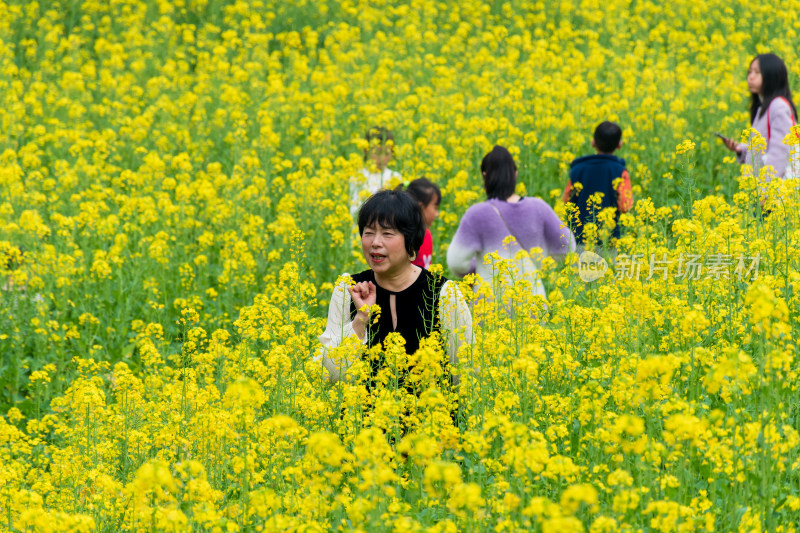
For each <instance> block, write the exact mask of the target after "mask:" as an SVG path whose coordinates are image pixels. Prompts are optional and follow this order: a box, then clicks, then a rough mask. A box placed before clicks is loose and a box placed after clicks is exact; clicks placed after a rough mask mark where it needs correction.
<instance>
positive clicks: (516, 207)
mask: <svg viewBox="0 0 800 533" xmlns="http://www.w3.org/2000/svg"><path fill="white" fill-rule="evenodd" d="M481 173H482V174H483V186H484V189H485V190H486V197H487V200H486V201H485V202H481V203H479V204H476V205H473V206H472V207H470V208H469V209H467V212H466V213H465V214H464V217H463V218H462V219H461V223H460V224H459V226H458V230H457V231H456V234H455V236H454V237H453V242H451V243H450V247H449V248H448V250H447V265H448V266H449V267H450V270H451V271H452V272H453V273H454V274H456V275H457V276H463V275H465V274H469V273H472V272H475V273H477V274H478V275H479V276H480V277H481V278H483V279H484V280H486V281H491V280H493V279H494V278H495V275H496V274H497V272H496V269H495V268H494V265H493V264H491V262H490V264H486V263H485V261H484V256H486V255H487V254H489V253H491V252H497V253H498V254H499V255H500V256H501V257H503V258H505V259H512V258H514V257H515V255H516V254H517V252H518V251H519V249H520V247H522V248H524V249H525V250H531V249H533V248H541V250H542V254H543V255H545V256H546V255H564V254H566V253H568V252H573V251H575V238H574V237H573V235H572V232H571V231H570V230H569V229H568V228H567V227H566V225H565V224H563V223H562V222H561V220H560V219H559V218H558V215H556V213H555V212H554V211H553V208H551V207H550V206H549V205H548V204H547V203H546V202H544V201H543V200H541V199H539V198H529V197H520V196H519V195H517V194H515V193H514V189H515V188H516V185H517V166H516V164H515V163H514V158H513V157H512V156H511V154H510V153H509V151H508V150H507V149H505V148H503V147H502V146H495V147H494V148H493V149H492V151H491V152H489V153H488V154H486V156H485V157H484V158H483V161H481ZM509 235H513V237H514V239H515V240H516V242H517V244H512V245H504V244H503V241H504V240H505V239H506V238H507V237H508V236H509ZM515 264H516V265H517V268H518V269H519V271H520V273H521V274H522V275H523V276H524V277H525V278H526V279H527V280H528V281H530V282H531V289H532V290H533V291H534V292H535V293H536V294H541V295H542V296H545V290H544V286H543V285H542V282H541V279H540V277H539V273H538V269H537V268H536V265H535V264H534V262H533V261H531V260H530V259H526V258H518V259H516V260H515Z"/></svg>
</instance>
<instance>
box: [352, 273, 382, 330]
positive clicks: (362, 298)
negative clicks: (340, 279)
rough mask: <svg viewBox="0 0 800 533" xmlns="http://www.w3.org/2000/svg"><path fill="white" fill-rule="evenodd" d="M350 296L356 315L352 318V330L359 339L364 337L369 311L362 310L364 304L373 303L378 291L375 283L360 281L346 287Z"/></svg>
mask: <svg viewBox="0 0 800 533" xmlns="http://www.w3.org/2000/svg"><path fill="white" fill-rule="evenodd" d="M348 290H349V291H350V297H351V298H352V299H353V304H355V306H356V310H357V313H356V317H355V318H354V319H353V330H354V331H355V332H356V335H358V337H359V338H360V339H363V338H364V334H365V333H366V331H367V322H368V321H369V312H368V311H363V310H362V308H363V307H364V306H367V307H370V306H372V305H375V302H377V298H378V292H377V289H376V288H375V284H374V283H372V282H371V281H362V282H361V283H356V284H355V285H353V286H352V287H350V288H349V289H348Z"/></svg>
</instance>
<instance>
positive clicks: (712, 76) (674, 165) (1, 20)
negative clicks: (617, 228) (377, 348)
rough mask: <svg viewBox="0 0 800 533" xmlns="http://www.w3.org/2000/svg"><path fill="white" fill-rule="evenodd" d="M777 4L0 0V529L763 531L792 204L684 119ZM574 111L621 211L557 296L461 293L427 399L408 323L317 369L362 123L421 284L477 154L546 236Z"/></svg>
mask: <svg viewBox="0 0 800 533" xmlns="http://www.w3.org/2000/svg"><path fill="white" fill-rule="evenodd" d="M798 12H800V2H798V1H797V0H789V1H786V2H782V3H780V4H766V3H762V4H759V3H755V4H754V3H746V2H734V3H730V2H722V1H719V0H702V1H699V2H698V1H687V0H676V1H674V2H671V3H670V4H669V5H664V4H662V3H660V2H655V1H652V0H641V1H636V2H631V1H628V0H607V1H604V2H599V1H593V0H581V1H580V2H576V1H568V0H564V1H560V2H550V3H548V2H536V1H527V0H521V1H514V2H499V1H494V2H478V1H474V0H462V1H459V2H454V1H451V0H429V1H425V2H423V1H418V0H411V1H410V2H406V3H400V2H388V1H382V0H371V1H369V2H364V1H360V0H317V1H315V2H309V1H307V0H297V1H294V2H272V1H268V0H266V1H261V0H252V1H245V0H237V1H230V2H225V1H218V0H172V1H166V0H111V1H95V0H83V1H81V0H69V1H68V0H52V1H47V2H44V1H43V2H36V1H26V2H20V1H16V0H11V1H8V0H5V1H3V0H0V125H2V127H0V257H2V258H3V261H2V262H0V276H2V287H3V288H2V291H0V384H1V385H2V389H0V415H2V416H0V529H2V530H3V531H37V532H38V531H41V532H51V531H52V532H55V531H70V532H80V531H109V532H110V531H211V532H231V531H286V530H302V531H323V530H342V531H390V530H391V531H422V530H426V531H434V532H435V531H439V532H452V531H473V530H481V531H490V530H491V531H498V532H499V531H542V532H545V533H551V532H562V531H590V532H603V531H608V532H611V531H660V532H679V531H680V532H683V531H740V532H751V531H780V532H793V531H797V528H798V526H797V524H799V523H800V402H798V399H799V398H800V391H798V386H800V379H799V376H798V371H799V369H800V365H798V360H797V355H796V354H797V344H796V341H795V339H796V338H797V335H798V333H800V322H799V321H798V313H800V268H798V265H799V264H800V256H798V252H799V251H800V196H799V195H798V192H797V183H792V182H791V181H786V182H782V181H780V180H772V181H770V182H769V183H768V184H765V176H764V172H763V169H762V170H761V171H760V172H759V169H755V170H754V169H752V168H739V167H738V166H737V165H735V164H734V162H733V161H732V158H730V157H729V156H728V154H729V152H726V151H724V149H723V148H722V146H721V144H720V143H719V142H718V141H717V140H716V139H715V138H714V137H713V136H712V133H713V132H714V131H721V132H723V133H725V134H726V135H729V136H733V137H738V136H739V134H740V133H742V130H743V129H744V128H745V127H746V125H747V123H748V115H747V110H746V106H747V103H746V98H747V96H748V94H747V86H746V83H745V74H746V71H747V66H748V64H749V62H750V60H751V59H752V57H753V56H755V55H756V54H757V53H762V52H767V51H772V52H775V53H777V54H778V55H780V56H781V57H782V58H783V59H784V60H785V62H786V64H787V65H788V67H789V69H790V80H791V81H792V83H793V86H794V87H795V89H796V91H798V90H800V83H799V82H800V62H799V61H798V55H797V39H798V32H800V25H799V24H798V22H797V17H796V15H795V14H796V13H798ZM606 119H608V120H614V121H617V122H619V123H620V124H621V125H622V127H623V131H624V133H623V140H624V142H625V144H624V146H623V148H622V150H621V151H620V155H621V156H622V157H624V158H626V160H627V162H628V169H629V171H630V173H631V177H632V182H633V185H634V187H633V194H634V199H635V205H634V208H633V210H632V211H631V212H630V213H627V214H624V215H622V216H621V218H620V225H621V226H622V227H623V237H622V238H621V239H620V241H619V242H618V245H617V253H616V254H610V253H609V252H608V251H603V250H597V252H598V253H597V255H596V256H592V257H594V258H595V263H593V265H594V266H593V267H592V269H593V270H592V275H591V276H589V277H590V278H591V279H589V278H587V276H586V275H585V274H587V272H588V271H587V270H586V268H588V266H587V265H585V264H583V263H581V262H580V261H579V258H578V256H577V255H576V254H571V255H569V256H568V257H567V258H566V259H565V260H563V261H556V260H553V259H552V258H544V259H542V261H541V264H542V273H543V277H544V283H545V285H546V287H547V290H548V302H547V305H543V303H542V301H541V300H539V299H537V298H534V297H532V296H530V295H529V292H528V291H527V290H526V288H525V287H524V286H522V284H517V285H511V286H507V287H503V288H502V291H501V290H500V288H499V287H498V286H497V284H496V283H493V280H484V281H485V282H484V283H481V282H479V281H477V280H474V279H466V280H464V283H463V293H464V294H465V296H466V297H467V298H468V299H469V300H470V304H471V306H472V309H473V318H474V323H475V324H476V327H475V338H474V342H473V343H472V344H471V345H470V344H466V345H465V346H463V347H462V348H461V352H460V354H459V355H460V358H459V361H460V362H459V372H460V375H461V382H460V384H459V386H458V387H451V386H446V385H444V384H443V380H442V379H441V377H442V376H441V365H440V362H441V361H442V360H443V358H444V357H446V356H445V355H444V354H443V353H442V352H441V348H440V346H439V345H438V344H437V343H436V342H423V344H422V346H421V349H420V350H419V351H418V352H417V353H416V354H414V355H412V356H406V355H405V353H404V351H403V349H402V346H398V345H397V344H392V343H389V345H388V346H385V347H384V351H385V353H386V357H387V360H390V361H392V362H393V364H392V365H390V366H391V368H388V369H387V370H386V372H385V373H384V376H383V381H384V383H383V385H382V386H379V387H374V388H372V387H367V386H366V385H365V383H364V380H359V379H356V380H354V381H350V382H340V383H336V384H329V383H328V381H327V379H326V376H325V375H324V371H323V369H322V367H321V366H320V365H319V363H318V362H317V361H315V360H314V356H315V354H316V353H317V350H318V348H319V342H318V340H317V337H318V336H319V335H320V333H321V332H322V331H323V329H324V320H325V318H324V317H325V316H326V309H327V303H328V299H329V298H330V295H331V291H332V290H333V287H334V286H335V283H336V280H337V278H338V276H339V275H340V274H341V273H343V272H357V271H359V270H360V269H362V268H363V265H364V263H363V260H362V259H360V257H359V256H360V253H359V252H358V247H357V246H355V245H354V243H353V235H354V229H353V221H352V217H351V214H350V211H349V206H348V199H349V189H348V187H349V182H350V179H351V177H352V176H354V175H356V173H357V172H358V170H359V169H360V168H361V167H362V166H363V164H364V162H363V159H362V154H363V151H364V149H365V145H364V141H363V140H362V139H363V135H364V131H365V130H366V129H367V128H369V127H371V126H373V125H386V126H387V127H389V128H391V129H392V131H393V132H394V135H395V140H396V143H395V150H394V160H393V163H392V164H393V168H394V169H396V170H397V171H398V172H399V173H400V174H401V175H402V176H403V179H406V178H408V179H413V178H415V177H419V176H422V175H424V176H426V177H428V178H429V179H431V180H432V181H434V182H436V183H438V184H439V185H440V186H441V187H442V191H443V202H442V205H441V214H440V217H439V219H438V220H437V221H436V223H435V224H434V226H433V228H432V231H433V237H434V259H433V260H434V263H436V264H438V265H437V266H435V267H434V268H436V269H437V270H438V271H440V272H443V273H444V274H445V275H449V273H448V272H447V271H446V268H445V267H443V266H442V264H443V263H444V258H445V254H446V249H447V244H448V242H449V240H450V238H451V237H452V235H453V233H454V232H455V229H456V227H457V225H458V220H459V217H460V216H461V215H462V214H463V213H464V211H465V210H466V208H467V207H468V206H469V205H471V204H472V203H475V202H476V201H479V200H481V199H483V192H482V185H481V177H480V173H479V171H478V164H479V161H480V157H481V156H482V155H483V154H484V153H485V152H486V151H487V150H489V149H491V147H492V146H493V145H494V144H501V145H504V146H507V147H508V148H509V149H510V151H511V152H512V153H513V154H514V156H515V158H516V160H517V162H518V164H519V177H520V184H519V192H520V193H522V194H527V195H535V196H540V197H542V198H544V199H545V200H546V201H548V202H550V203H551V204H552V205H554V206H555V207H556V209H557V211H558V212H559V213H560V214H561V216H562V218H563V219H564V220H567V219H568V218H569V216H570V213H568V212H567V211H566V208H565V207H564V206H563V204H560V202H559V200H558V199H559V198H560V197H561V193H562V191H563V188H564V185H565V184H566V181H567V168H568V165H569V162H570V161H571V160H572V159H573V158H575V157H577V156H579V155H584V154H587V153H590V152H591V148H590V146H589V139H590V134H591V131H592V129H593V128H594V126H595V125H596V124H597V123H598V122H600V121H602V120H606ZM743 138H745V139H749V138H750V137H749V135H748V134H747V132H745V134H744V137H743ZM762 148H763V147H762V146H761V145H760V143H759V142H758V141H757V140H756V141H753V142H751V145H750V149H752V150H754V151H757V150H760V149H762ZM767 177H768V176H767ZM609 220H613V216H611V217H610V218H609ZM587 231H591V230H590V229H589V228H588V227H587ZM488 260H490V261H492V260H494V261H498V263H502V260H501V259H499V257H496V258H492V257H490V258H489V259H488ZM499 266H500V269H501V270H502V269H503V268H508V269H512V270H513V267H512V266H511V265H503V264H500V265H499ZM597 273H603V274H604V275H599V276H597V275H595V274H597ZM512 275H513V272H512ZM451 277H452V276H451ZM473 284H474V285H475V286H476V287H477V291H473V290H472V289H471V288H470V286H471V285H473ZM795 284H798V287H797V288H796V287H795ZM476 295H477V296H478V297H476ZM356 366H358V365H356ZM406 369H412V372H411V375H412V379H413V380H414V384H415V387H416V389H417V390H418V391H420V392H419V394H410V393H409V392H408V390H407V389H406V388H405V387H402V386H398V384H397V383H398V380H397V379H396V378H397V376H398V375H399V374H400V373H401V372H404V371H405V370H406ZM356 370H357V369H356ZM356 373H357V372H356Z"/></svg>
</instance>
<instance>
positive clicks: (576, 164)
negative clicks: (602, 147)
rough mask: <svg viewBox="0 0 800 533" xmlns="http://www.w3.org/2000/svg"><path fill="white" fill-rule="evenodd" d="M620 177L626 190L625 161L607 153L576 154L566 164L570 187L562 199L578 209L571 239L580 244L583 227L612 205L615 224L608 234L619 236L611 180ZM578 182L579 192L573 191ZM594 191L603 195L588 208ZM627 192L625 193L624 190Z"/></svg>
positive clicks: (615, 197)
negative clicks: (577, 219)
mask: <svg viewBox="0 0 800 533" xmlns="http://www.w3.org/2000/svg"><path fill="white" fill-rule="evenodd" d="M618 178H622V179H623V185H622V187H621V189H622V188H623V187H627V190H628V191H629V189H630V178H629V177H628V171H627V169H626V168H625V160H624V159H622V158H619V157H617V156H615V155H611V154H595V155H587V156H584V157H579V158H578V159H576V160H574V161H573V162H572V163H571V164H570V171H569V180H570V185H571V186H572V187H570V186H569V185H568V186H567V190H566V191H565V194H564V199H565V201H569V202H572V203H574V204H575V205H576V206H577V207H578V210H579V213H580V215H579V222H580V224H579V226H578V227H576V228H573V233H574V234H575V240H576V241H577V242H578V243H583V242H584V239H583V226H584V225H585V224H589V223H592V222H596V217H597V215H598V214H599V213H600V211H602V210H603V209H605V208H607V207H616V208H617V213H616V218H615V221H616V222H617V226H616V227H615V228H614V231H613V232H612V234H611V236H612V237H615V238H619V235H620V233H619V214H620V209H619V198H618V194H617V191H616V190H615V189H614V180H616V179H618ZM578 184H580V192H577V190H576V185H578ZM595 193H602V194H603V198H602V201H601V202H600V205H599V206H596V207H595V206H592V209H590V208H589V206H588V205H587V204H588V200H589V197H590V196H591V195H593V194H595ZM628 194H629V192H628Z"/></svg>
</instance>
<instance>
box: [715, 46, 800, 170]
mask: <svg viewBox="0 0 800 533" xmlns="http://www.w3.org/2000/svg"><path fill="white" fill-rule="evenodd" d="M747 87H748V88H749V89H750V95H751V103H750V125H751V126H752V127H753V128H754V129H755V130H756V131H758V133H760V134H761V136H762V137H763V138H764V139H765V140H766V141H767V149H766V151H765V152H764V155H763V156H762V157H761V158H760V159H761V160H760V161H756V165H755V173H756V175H757V174H758V170H759V169H761V168H763V167H764V166H766V165H770V166H772V168H773V170H774V172H775V174H774V175H775V176H778V177H779V178H783V177H784V176H786V175H787V170H788V168H789V166H788V163H789V146H788V145H786V144H784V142H783V138H784V137H786V134H788V133H789V131H790V129H791V127H792V126H794V125H795V124H796V123H797V108H796V107H795V105H794V102H793V101H792V91H791V90H790V89H789V75H788V72H787V70H786V65H785V64H784V63H783V60H781V58H779V57H778V56H776V55H775V54H760V55H758V56H756V58H755V59H753V61H752V62H751V63H750V69H749V70H748V71H747ZM723 142H724V143H725V146H726V147H727V148H728V149H729V150H732V151H734V152H736V156H737V159H738V160H739V163H742V164H753V160H752V156H753V154H751V153H750V150H748V147H747V145H746V144H742V143H737V142H736V141H735V140H733V139H725V138H723ZM770 177H771V174H769V173H768V174H767V178H766V179H767V181H769V179H770Z"/></svg>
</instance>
